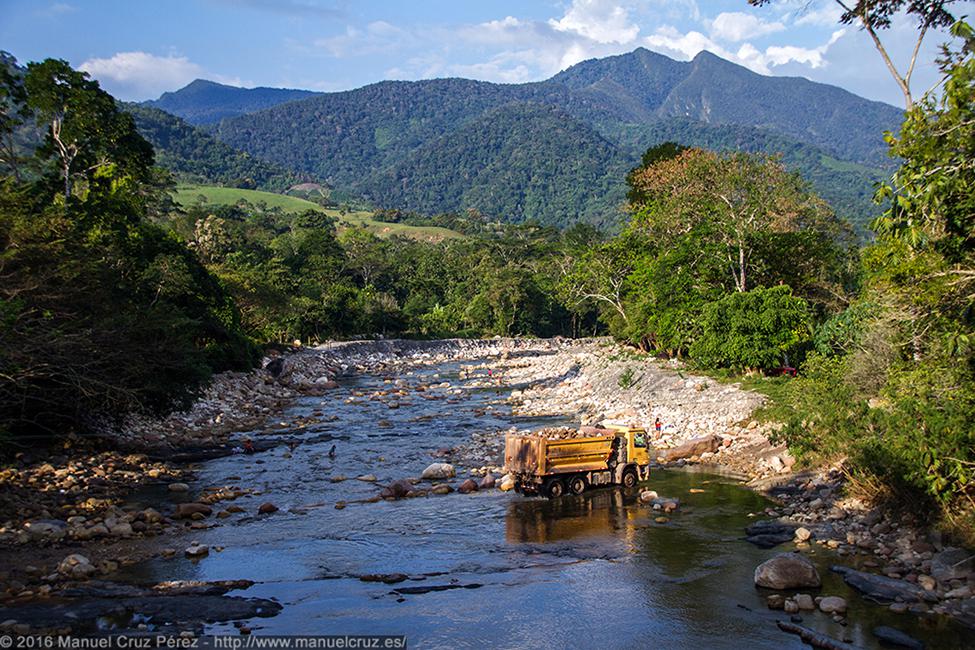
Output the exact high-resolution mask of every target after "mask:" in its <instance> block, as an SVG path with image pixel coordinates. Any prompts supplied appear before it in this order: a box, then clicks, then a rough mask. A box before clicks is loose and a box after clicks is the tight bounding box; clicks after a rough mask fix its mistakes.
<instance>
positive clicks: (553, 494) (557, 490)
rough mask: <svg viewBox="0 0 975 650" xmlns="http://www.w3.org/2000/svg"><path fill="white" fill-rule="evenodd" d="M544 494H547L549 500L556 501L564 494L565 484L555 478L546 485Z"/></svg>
mask: <svg viewBox="0 0 975 650" xmlns="http://www.w3.org/2000/svg"><path fill="white" fill-rule="evenodd" d="M546 492H547V493H548V497H549V498H550V499H557V498H559V497H560V496H562V495H563V494H565V484H564V483H562V481H561V480H559V479H557V478H556V479H552V481H551V482H549V484H548V488H547V489H546Z"/></svg>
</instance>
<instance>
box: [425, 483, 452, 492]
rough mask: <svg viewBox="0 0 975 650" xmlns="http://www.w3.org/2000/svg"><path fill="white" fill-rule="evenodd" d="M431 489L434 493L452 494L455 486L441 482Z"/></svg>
mask: <svg viewBox="0 0 975 650" xmlns="http://www.w3.org/2000/svg"><path fill="white" fill-rule="evenodd" d="M430 491H431V492H433V493H434V494H450V493H451V492H453V491H454V488H452V487H450V486H449V485H447V484H446V483H440V484H438V485H434V486H433V488H432V489H431V490H430Z"/></svg>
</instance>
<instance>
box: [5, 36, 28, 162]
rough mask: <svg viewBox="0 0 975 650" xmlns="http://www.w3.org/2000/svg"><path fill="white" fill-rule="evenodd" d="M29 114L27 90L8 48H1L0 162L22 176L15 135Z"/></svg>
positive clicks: (21, 74)
mask: <svg viewBox="0 0 975 650" xmlns="http://www.w3.org/2000/svg"><path fill="white" fill-rule="evenodd" d="M28 117H30V110H29V109H28V108H27V91H26V89H25V88H24V78H23V73H22V71H21V70H20V69H19V68H18V67H17V60H16V59H15V58H14V57H13V56H11V55H10V54H9V53H7V52H0V164H3V165H6V166H7V167H9V168H10V171H11V172H12V173H13V175H14V179H15V180H17V181H19V180H21V175H20V155H19V153H18V151H17V145H16V143H15V141H14V136H15V134H16V132H17V129H18V128H19V127H20V126H22V125H23V124H24V122H25V121H26V120H27V118H28Z"/></svg>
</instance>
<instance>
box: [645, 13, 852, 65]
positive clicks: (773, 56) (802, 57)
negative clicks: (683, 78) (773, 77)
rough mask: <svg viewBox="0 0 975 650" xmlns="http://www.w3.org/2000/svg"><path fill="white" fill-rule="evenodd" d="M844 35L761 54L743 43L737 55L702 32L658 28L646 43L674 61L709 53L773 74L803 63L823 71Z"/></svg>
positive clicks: (839, 33)
mask: <svg viewBox="0 0 975 650" xmlns="http://www.w3.org/2000/svg"><path fill="white" fill-rule="evenodd" d="M845 33H846V30H843V29H840V30H837V31H835V32H833V34H832V35H831V36H830V38H829V40H828V41H827V42H826V43H824V44H822V45H819V46H817V47H811V48H807V47H799V46H796V45H770V46H768V47H767V48H765V50H760V49H758V48H757V47H755V46H754V45H752V44H751V43H743V44H742V45H741V46H740V47H739V48H738V50H737V51H730V50H727V49H726V48H724V47H722V46H721V45H720V44H719V43H716V42H715V41H713V40H712V39H710V38H708V37H707V36H705V35H704V34H702V33H701V32H697V31H690V32H687V33H681V32H680V31H679V30H677V29H676V28H674V27H672V26H669V25H665V26H663V27H660V28H658V29H657V31H656V32H655V33H654V34H651V35H650V36H648V37H646V39H644V42H645V44H646V45H647V46H648V47H650V48H651V49H653V50H656V51H658V52H661V53H662V54H667V55H669V56H672V57H675V58H680V59H691V58H694V56H696V55H697V54H698V53H699V52H701V51H704V50H706V51H708V52H711V53H713V54H717V55H718V56H720V57H721V58H723V59H728V60H729V61H734V62H735V63H739V64H741V65H743V66H745V67H747V68H750V69H751V70H753V71H755V72H758V73H760V74H771V73H772V68H773V67H777V66H783V65H785V64H787V63H800V64H803V65H805V66H808V67H809V68H820V67H823V66H824V65H826V53H827V52H828V51H829V48H830V47H831V46H832V45H833V44H834V43H836V41H838V40H839V39H840V38H841V37H842V36H843V34H845Z"/></svg>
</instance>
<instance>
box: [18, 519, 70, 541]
mask: <svg viewBox="0 0 975 650" xmlns="http://www.w3.org/2000/svg"><path fill="white" fill-rule="evenodd" d="M24 530H26V531H27V534H28V535H30V538H31V539H32V540H35V541H37V540H41V539H50V540H59V539H62V538H64V536H65V535H66V534H67V533H68V524H67V523H65V522H63V521H61V520H60V519H38V520H37V521H28V522H27V523H26V524H24Z"/></svg>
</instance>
